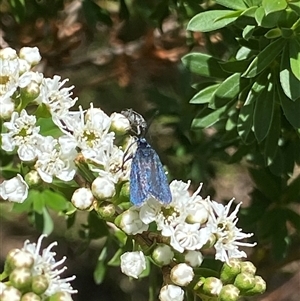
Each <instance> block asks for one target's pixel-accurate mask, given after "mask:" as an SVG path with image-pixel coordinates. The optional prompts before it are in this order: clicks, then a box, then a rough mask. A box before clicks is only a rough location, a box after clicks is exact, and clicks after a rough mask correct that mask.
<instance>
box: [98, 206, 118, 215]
mask: <svg viewBox="0 0 300 301" xmlns="http://www.w3.org/2000/svg"><path fill="white" fill-rule="evenodd" d="M96 210H97V212H98V213H99V215H100V216H101V217H102V218H103V219H109V218H112V217H113V216H114V215H115V213H116V208H115V206H114V205H113V204H108V205H103V204H101V205H100V206H99V207H98V208H97V209H96Z"/></svg>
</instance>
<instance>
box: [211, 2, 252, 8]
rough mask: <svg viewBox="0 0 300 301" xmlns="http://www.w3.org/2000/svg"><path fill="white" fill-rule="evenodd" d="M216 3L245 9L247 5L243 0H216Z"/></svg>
mask: <svg viewBox="0 0 300 301" xmlns="http://www.w3.org/2000/svg"><path fill="white" fill-rule="evenodd" d="M216 3H218V4H220V5H223V6H225V7H228V8H232V9H246V8H247V6H246V4H245V3H244V1H243V0H235V1H232V0H216Z"/></svg>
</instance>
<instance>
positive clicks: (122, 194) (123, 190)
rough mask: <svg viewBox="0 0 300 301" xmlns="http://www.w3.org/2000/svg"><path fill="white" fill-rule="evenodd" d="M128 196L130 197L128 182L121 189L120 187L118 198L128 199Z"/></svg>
mask: <svg viewBox="0 0 300 301" xmlns="http://www.w3.org/2000/svg"><path fill="white" fill-rule="evenodd" d="M129 195H130V184H129V182H125V183H124V184H123V185H122V187H121V191H120V198H121V199H123V198H124V199H127V200H128V199H129Z"/></svg>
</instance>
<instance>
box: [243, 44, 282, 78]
mask: <svg viewBox="0 0 300 301" xmlns="http://www.w3.org/2000/svg"><path fill="white" fill-rule="evenodd" d="M285 44H286V40H284V39H282V38H280V39H277V40H275V41H274V42H272V43H270V44H269V45H268V46H267V47H266V48H265V49H264V50H263V51H261V52H260V53H259V54H258V55H257V56H256V57H255V58H254V59H253V61H252V62H251V64H250V65H249V67H248V69H247V70H246V71H245V72H244V73H243V75H242V76H244V77H247V78H251V77H254V76H256V75H257V74H259V73H261V72H262V71H263V70H265V69H266V68H267V67H268V66H269V65H270V64H271V63H272V62H273V61H274V60H275V59H276V57H277V56H278V55H279V54H280V52H281V51H282V49H283V47H284V45H285Z"/></svg>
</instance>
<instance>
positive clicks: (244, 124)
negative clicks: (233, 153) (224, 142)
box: [237, 90, 255, 142]
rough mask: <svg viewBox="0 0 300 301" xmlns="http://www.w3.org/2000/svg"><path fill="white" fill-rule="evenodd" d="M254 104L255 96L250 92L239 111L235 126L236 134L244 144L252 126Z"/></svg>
mask: <svg viewBox="0 0 300 301" xmlns="http://www.w3.org/2000/svg"><path fill="white" fill-rule="evenodd" d="M254 104H255V94H254V93H253V91H252V90H250V91H249V93H248V97H247V99H246V101H245V103H244V105H243V106H242V108H241V110H240V114H239V117H238V124H237V131H238V134H239V136H240V137H241V138H242V140H243V141H244V142H246V140H247V137H248V135H249V133H250V131H251V128H252V125H253V112H254Z"/></svg>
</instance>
